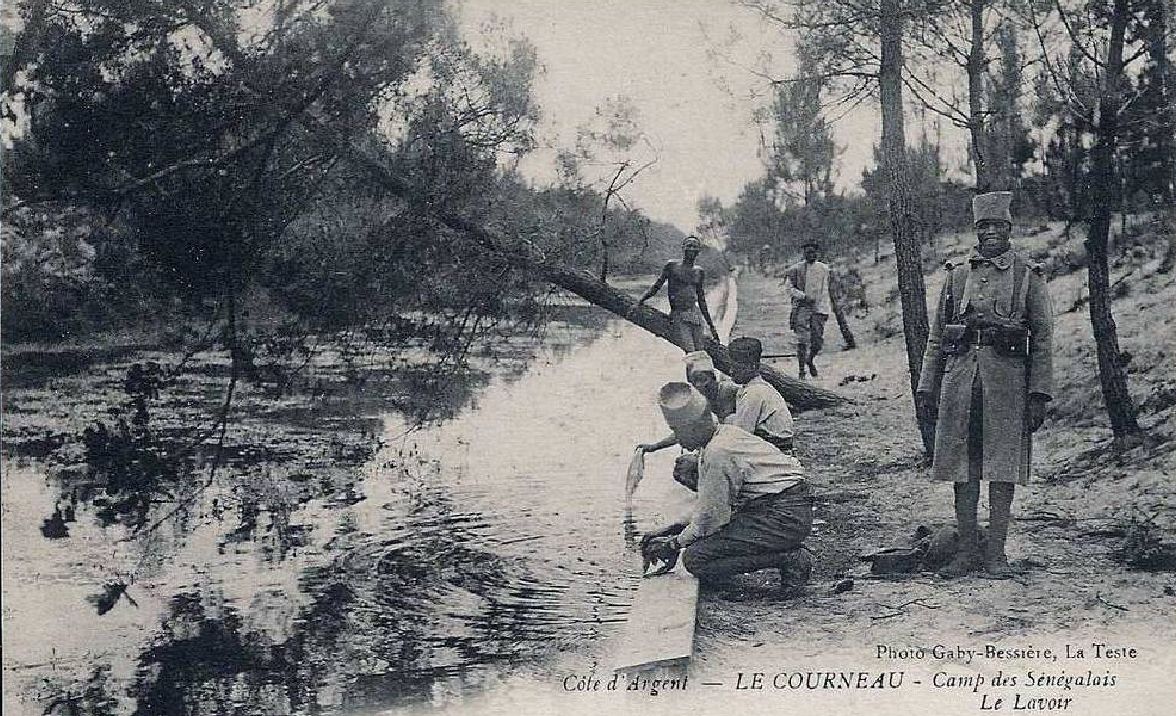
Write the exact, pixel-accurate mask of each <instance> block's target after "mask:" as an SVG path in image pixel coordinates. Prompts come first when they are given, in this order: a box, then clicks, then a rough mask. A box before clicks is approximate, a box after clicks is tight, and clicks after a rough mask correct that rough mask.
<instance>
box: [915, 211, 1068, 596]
mask: <svg viewBox="0 0 1176 716" xmlns="http://www.w3.org/2000/svg"><path fill="white" fill-rule="evenodd" d="M1011 200H1012V194H1011V193H1010V192H992V193H988V194H981V195H979V196H977V197H975V198H974V199H973V200H972V214H973V219H974V222H975V227H976V246H975V247H974V248H973V249H972V251H971V253H970V254H969V256H968V258H967V260H966V261H965V262H964V263H963V264H962V265H960V266H958V267H953V266H952V264H950V263H949V264H948V265H947V277H946V279H945V281H944V286H943V290H942V291H941V292H940V296H939V303H938V305H937V307H936V309H935V313H934V315H933V317H932V321H931V332H930V335H929V336H928V337H927V348H926V352H925V353H924V356H923V368H922V373H921V375H920V379H919V386H918V389H917V390H916V396H915V398H916V400H918V401H919V402H920V403H921V404H922V405H924V406H926V408H927V412H928V413H929V414H931V415H932V416H934V417H933V419H935V420H936V426H935V427H936V432H935V455H934V464H933V466H932V477H933V479H935V480H943V481H949V482H951V483H953V489H954V492H955V515H956V522H957V526H958V529H959V547H958V550H957V553H956V556H955V558H954V559H953V560H952V562H951V563H950V564H948V565H947V566H946V567H944V568H943V569H942V570H941V571H940V574H941V575H942V576H944V577H948V578H954V577H960V576H963V575H965V574H967V573H968V572H971V571H974V570H978V569H983V571H984V572H985V573H986V574H987V575H988V576H992V577H1001V578H1004V577H1008V576H1009V574H1010V570H1009V564H1008V558H1007V557H1006V556H1005V541H1006V538H1007V536H1008V529H1009V520H1010V513H1011V509H1012V503H1013V492H1014V489H1015V485H1024V484H1026V483H1027V482H1028V480H1029V469H1030V460H1031V454H1030V452H1031V451H1030V448H1031V446H1032V433H1033V432H1034V431H1035V430H1037V428H1038V427H1040V426H1041V423H1042V421H1043V420H1044V419H1045V412H1046V403H1047V402H1048V401H1049V400H1050V391H1051V390H1052V379H1053V363H1052V352H1053V345H1052V320H1053V318H1052V317H1053V312H1052V309H1051V307H1050V300H1049V293H1048V291H1047V289H1046V282H1045V278H1044V277H1043V276H1041V274H1040V272H1039V271H1038V270H1036V269H1035V268H1034V267H1032V266H1030V265H1029V262H1028V260H1027V259H1026V258H1025V256H1024V255H1022V254H1021V253H1019V252H1017V251H1015V250H1014V249H1012V247H1011V243H1010V235H1011V230H1012V215H1011V213H1010V212H1009V204H1010V202H1011ZM982 480H987V481H988V483H989V487H988V497H989V507H990V513H989V530H988V541H987V545H986V548H985V552H984V554H983V555H981V554H980V550H979V543H980V537H979V528H978V525H977V517H976V506H977V502H978V500H979V497H980V481H982Z"/></svg>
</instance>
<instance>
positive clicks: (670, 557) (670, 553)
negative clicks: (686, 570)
mask: <svg viewBox="0 0 1176 716" xmlns="http://www.w3.org/2000/svg"><path fill="white" fill-rule="evenodd" d="M678 550H679V547H678V537H677V535H666V536H658V537H654V536H652V535H646V538H645V539H642V540H641V557H642V562H643V564H642V568H641V571H642V572H643V573H645V576H646V577H655V576H657V575H659V574H665V573H666V572H669V571H670V570H671V569H673V568H674V565H676V564H677V563H678ZM658 562H661V563H662V565H661V566H660V567H658V568H656V569H655V570H653V571H652V572H648V571H647V570H648V569H649V568H650V567H651V566H652V565H655V564H657V563H658Z"/></svg>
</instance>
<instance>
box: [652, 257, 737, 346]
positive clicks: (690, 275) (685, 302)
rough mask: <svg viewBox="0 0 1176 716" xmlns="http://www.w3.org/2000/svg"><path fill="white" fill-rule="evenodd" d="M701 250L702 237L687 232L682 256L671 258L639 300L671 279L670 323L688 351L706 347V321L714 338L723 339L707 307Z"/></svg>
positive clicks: (675, 336)
mask: <svg viewBox="0 0 1176 716" xmlns="http://www.w3.org/2000/svg"><path fill="white" fill-rule="evenodd" d="M701 251H702V241H701V240H700V239H699V238H698V237H697V236H687V237H686V239H685V240H684V241H683V242H682V260H681V261H669V262H667V263H666V265H665V268H663V269H662V272H661V275H660V276H658V277H657V280H656V281H654V282H653V285H652V286H650V287H649V290H648V291H646V292H645V295H644V296H642V297H641V298H640V299H639V300H638V301H637V305H639V306H640V305H643V304H644V303H645V302H646V301H648V300H649V299H650V298H652V297H653V296H654V295H655V294H656V293H657V292H658V291H660V290H661V287H662V284H663V283H665V282H666V281H669V282H670V325H671V326H672V328H673V331H674V342H675V343H677V344H678V347H679V348H681V349H682V350H684V351H686V352H687V353H690V352H691V351H698V350H702V348H703V345H704V344H705V342H706V338H705V337H706V333H705V332H704V331H703V321H706V325H707V327H709V328H710V332H711V336H712V337H713V338H714V340H715V341H716V342H718V340H719V332H718V331H716V330H715V323H714V321H712V320H711V315H710V311H709V310H708V309H707V307H706V295H705V292H704V291H703V280H704V279H705V274H704V272H703V270H702V267H701V266H695V265H694V261H695V260H696V259H697V258H698V254H699V253H700V252H701Z"/></svg>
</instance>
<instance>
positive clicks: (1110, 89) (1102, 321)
mask: <svg viewBox="0 0 1176 716" xmlns="http://www.w3.org/2000/svg"><path fill="white" fill-rule="evenodd" d="M1128 5H1129V0H1115V2H1114V5H1113V9H1112V14H1111V39H1110V44H1109V45H1108V49H1107V60H1106V72H1105V75H1104V79H1103V86H1102V88H1101V91H1100V93H1099V102H1098V123H1097V125H1096V126H1095V128H1094V129H1095V144H1094V150H1093V152H1092V155H1091V156H1092V166H1091V176H1090V193H1091V194H1092V196H1091V197H1090V205H1091V213H1090V220H1089V222H1088V224H1087V227H1088V228H1087V235H1086V251H1087V253H1088V255H1089V261H1088V264H1087V266H1088V267H1087V278H1088V281H1089V287H1090V325H1091V328H1092V329H1093V331H1094V343H1095V350H1096V354H1097V356H1098V377H1099V382H1100V384H1101V386H1102V394H1103V401H1104V402H1105V403H1106V407H1107V415H1108V416H1109V417H1110V420H1111V430H1112V431H1113V432H1114V434H1115V442H1116V444H1118V445H1120V446H1124V445H1128V444H1131V443H1132V442H1134V441H1136V440H1137V439H1138V437H1139V436H1140V434H1141V432H1142V431H1141V430H1140V427H1139V422H1138V421H1137V420H1136V412H1135V404H1134V403H1133V402H1132V401H1131V394H1130V392H1129V391H1128V390H1127V372H1126V370H1125V367H1124V365H1123V359H1122V357H1121V355H1120V353H1119V335H1118V330H1117V329H1116V327H1115V318H1114V316H1113V315H1112V313H1111V296H1110V270H1109V268H1108V266H1107V244H1108V239H1109V237H1110V230H1111V219H1112V212H1113V208H1114V204H1115V184H1114V182H1115V146H1116V144H1117V142H1118V138H1119V137H1118V133H1119V119H1118V114H1119V109H1120V107H1121V103H1122V100H1121V98H1120V91H1121V87H1122V82H1123V38H1124V35H1125V33H1126V28H1127V21H1128V19H1129V16H1130V13H1129V7H1128Z"/></svg>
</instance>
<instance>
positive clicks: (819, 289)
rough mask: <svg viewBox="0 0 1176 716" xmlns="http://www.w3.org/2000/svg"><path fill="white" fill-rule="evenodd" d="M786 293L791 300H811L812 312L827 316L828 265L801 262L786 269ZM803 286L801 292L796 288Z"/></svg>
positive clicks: (815, 262) (820, 262)
mask: <svg viewBox="0 0 1176 716" xmlns="http://www.w3.org/2000/svg"><path fill="white" fill-rule="evenodd" d="M786 280H787V281H788V291H789V293H791V294H792V300H794V301H795V300H796V299H798V298H806V297H807V298H811V299H813V312H814V313H824V314H826V315H828V314H829V265H828V264H826V263H824V262H822V261H814V262H812V263H811V264H810V263H808V262H807V261H801V262H800V263H798V264H794V265H793V266H792V268H790V269H788V277H787V279H786ZM797 286H803V287H804V288H803V290H802V289H800V288H797Z"/></svg>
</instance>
